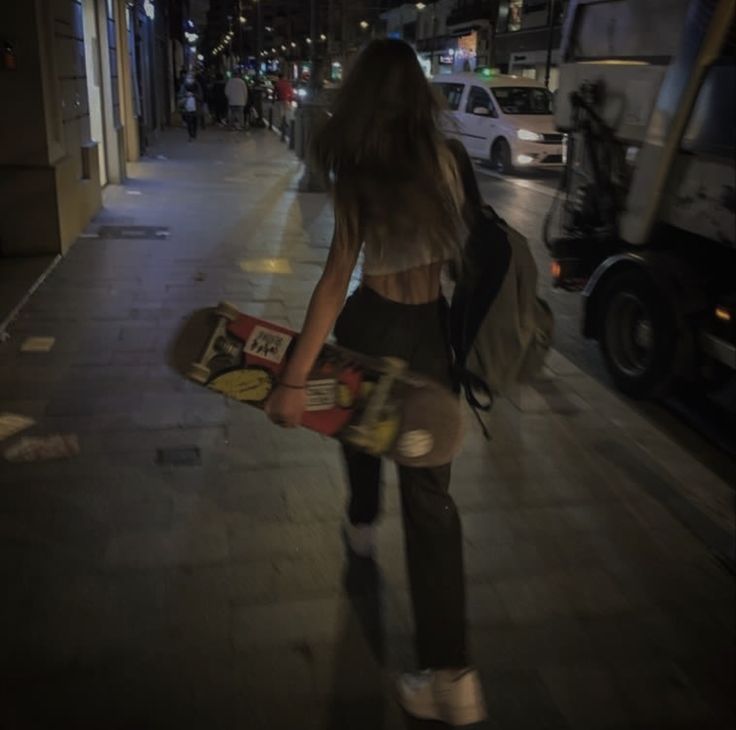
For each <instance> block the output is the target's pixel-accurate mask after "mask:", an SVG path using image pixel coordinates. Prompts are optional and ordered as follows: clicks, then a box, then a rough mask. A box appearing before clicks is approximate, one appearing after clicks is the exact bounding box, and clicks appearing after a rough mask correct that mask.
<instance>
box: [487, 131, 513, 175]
mask: <svg viewBox="0 0 736 730" xmlns="http://www.w3.org/2000/svg"><path fill="white" fill-rule="evenodd" d="M491 166H492V167H493V169H494V170H496V171H497V172H500V173H502V174H507V173H510V172H513V171H514V166H513V165H512V164H511V147H509V143H508V142H507V141H506V140H505V139H503V138H501V139H497V140H496V141H495V142H494V143H493V147H491Z"/></svg>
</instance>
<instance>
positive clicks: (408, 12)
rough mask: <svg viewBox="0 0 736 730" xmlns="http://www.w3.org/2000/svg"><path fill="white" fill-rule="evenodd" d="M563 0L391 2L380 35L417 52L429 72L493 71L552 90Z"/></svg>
mask: <svg viewBox="0 0 736 730" xmlns="http://www.w3.org/2000/svg"><path fill="white" fill-rule="evenodd" d="M564 5H565V3H564V2H562V0H427V1H426V2H396V3H394V5H393V7H392V8H390V9H389V10H387V11H386V12H384V13H383V15H382V18H383V20H384V34H385V35H387V36H388V37H391V38H402V39H403V40H405V41H407V42H408V43H411V44H412V45H413V46H414V47H415V48H416V50H417V55H418V57H419V60H420V62H421V63H422V66H423V67H424V70H425V72H426V73H427V75H428V76H435V75H437V74H443V73H456V72H459V71H475V70H476V69H480V68H490V69H494V70H496V71H497V72H500V73H508V74H519V75H523V76H527V77H530V78H534V79H537V80H539V81H542V82H545V80H547V76H548V75H549V79H548V82H549V87H550V88H551V89H552V90H554V89H556V88H557V79H558V75H557V64H558V60H559V46H560V36H561V24H562V15H563V11H564Z"/></svg>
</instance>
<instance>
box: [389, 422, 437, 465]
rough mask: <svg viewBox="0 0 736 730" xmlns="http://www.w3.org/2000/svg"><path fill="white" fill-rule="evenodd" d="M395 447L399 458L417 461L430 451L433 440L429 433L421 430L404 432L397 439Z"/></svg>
mask: <svg viewBox="0 0 736 730" xmlns="http://www.w3.org/2000/svg"><path fill="white" fill-rule="evenodd" d="M396 446H397V450H398V452H399V454H401V456H403V457H406V458H409V459H418V458H421V457H422V456H426V455H427V454H428V453H429V452H430V451H432V447H433V446H434V439H433V438H432V434H431V433H430V432H429V431H425V430H423V429H416V430H413V431H405V432H404V433H402V434H401V436H400V437H399V442H398V444H397V445H396Z"/></svg>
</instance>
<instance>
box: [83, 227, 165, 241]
mask: <svg viewBox="0 0 736 730" xmlns="http://www.w3.org/2000/svg"><path fill="white" fill-rule="evenodd" d="M97 233H98V235H99V237H100V238H134V239H138V240H140V239H150V240H154V239H157V238H167V237H168V235H169V229H168V228H167V227H166V226H102V228H100V230H99V231H98V232H97Z"/></svg>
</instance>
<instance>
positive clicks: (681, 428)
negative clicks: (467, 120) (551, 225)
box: [476, 165, 736, 484]
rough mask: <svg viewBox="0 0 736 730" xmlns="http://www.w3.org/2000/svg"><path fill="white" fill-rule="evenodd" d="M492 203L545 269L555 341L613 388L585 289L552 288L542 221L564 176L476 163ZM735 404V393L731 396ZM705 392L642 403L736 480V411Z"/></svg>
mask: <svg viewBox="0 0 736 730" xmlns="http://www.w3.org/2000/svg"><path fill="white" fill-rule="evenodd" d="M476 172H477V176H478V182H479V184H480V188H481V192H482V193H483V197H484V199H485V200H486V202H487V203H489V204H490V205H492V206H493V207H494V209H495V210H496V211H497V212H498V213H499V215H501V216H502V217H503V218H504V219H505V220H506V221H507V222H508V223H509V224H510V225H512V226H514V227H515V228H516V229H517V230H519V231H520V232H521V233H523V234H524V235H525V236H526V237H527V238H528V239H529V242H530V244H531V248H532V253H533V255H534V258H535V259H536V262H537V266H538V267H539V272H540V279H539V285H540V291H541V294H542V296H543V297H544V298H545V299H547V301H548V302H549V304H550V306H551V307H552V310H553V311H554V314H555V347H556V349H557V350H559V351H560V352H561V353H562V354H563V355H565V357H567V358H568V359H569V360H571V361H572V362H573V363H574V364H575V365H576V366H577V367H579V368H580V369H581V370H583V371H585V372H586V373H588V374H590V375H592V376H593V377H594V378H596V379H597V380H599V381H601V382H603V383H605V384H606V385H607V386H608V387H610V388H612V389H613V384H612V383H611V380H610V378H609V377H608V373H607V372H606V369H605V366H604V364H603V360H602V357H601V355H600V353H599V350H598V345H597V343H596V342H594V341H590V340H585V339H584V338H583V337H582V336H581V335H580V314H581V301H580V294H577V293H571V292H566V291H560V290H557V289H554V288H552V286H551V277H550V274H549V264H550V259H549V254H548V253H547V249H546V248H545V246H544V243H543V241H542V223H543V221H544V216H545V215H546V213H547V211H548V210H549V208H550V206H551V205H552V202H553V199H554V196H555V192H556V190H557V187H558V184H559V176H558V175H557V174H556V173H553V172H551V171H541V172H538V173H528V174H521V175H509V176H504V175H499V174H497V173H496V172H494V171H492V170H489V169H488V168H487V167H485V166H482V165H477V166H476ZM731 401H732V402H731V405H733V401H734V399H733V398H732V399H731ZM721 405H722V403H721V404H714V403H712V402H710V401H708V400H707V399H706V398H704V397H702V396H700V395H684V394H680V395H678V396H677V397H671V398H668V399H667V400H666V401H663V402H657V403H637V404H636V408H637V410H639V412H640V413H642V414H644V415H645V416H646V417H647V418H649V419H650V420H652V421H653V422H655V423H656V424H657V425H658V426H659V427H660V428H663V429H664V430H666V431H667V432H668V433H669V434H670V435H671V436H672V437H673V438H675V439H676V440H677V441H678V442H679V443H681V444H682V446H683V448H686V449H688V450H689V451H690V452H691V453H693V454H694V455H695V456H696V457H697V458H698V459H700V460H701V461H702V462H704V463H705V464H707V465H708V466H709V467H710V468H711V469H713V470H714V471H716V472H717V473H718V474H719V475H720V476H721V477H722V478H724V479H727V480H729V481H730V482H731V483H732V484H736V412H734V410H736V409H734V410H729V409H724V408H722V407H721Z"/></svg>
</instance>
